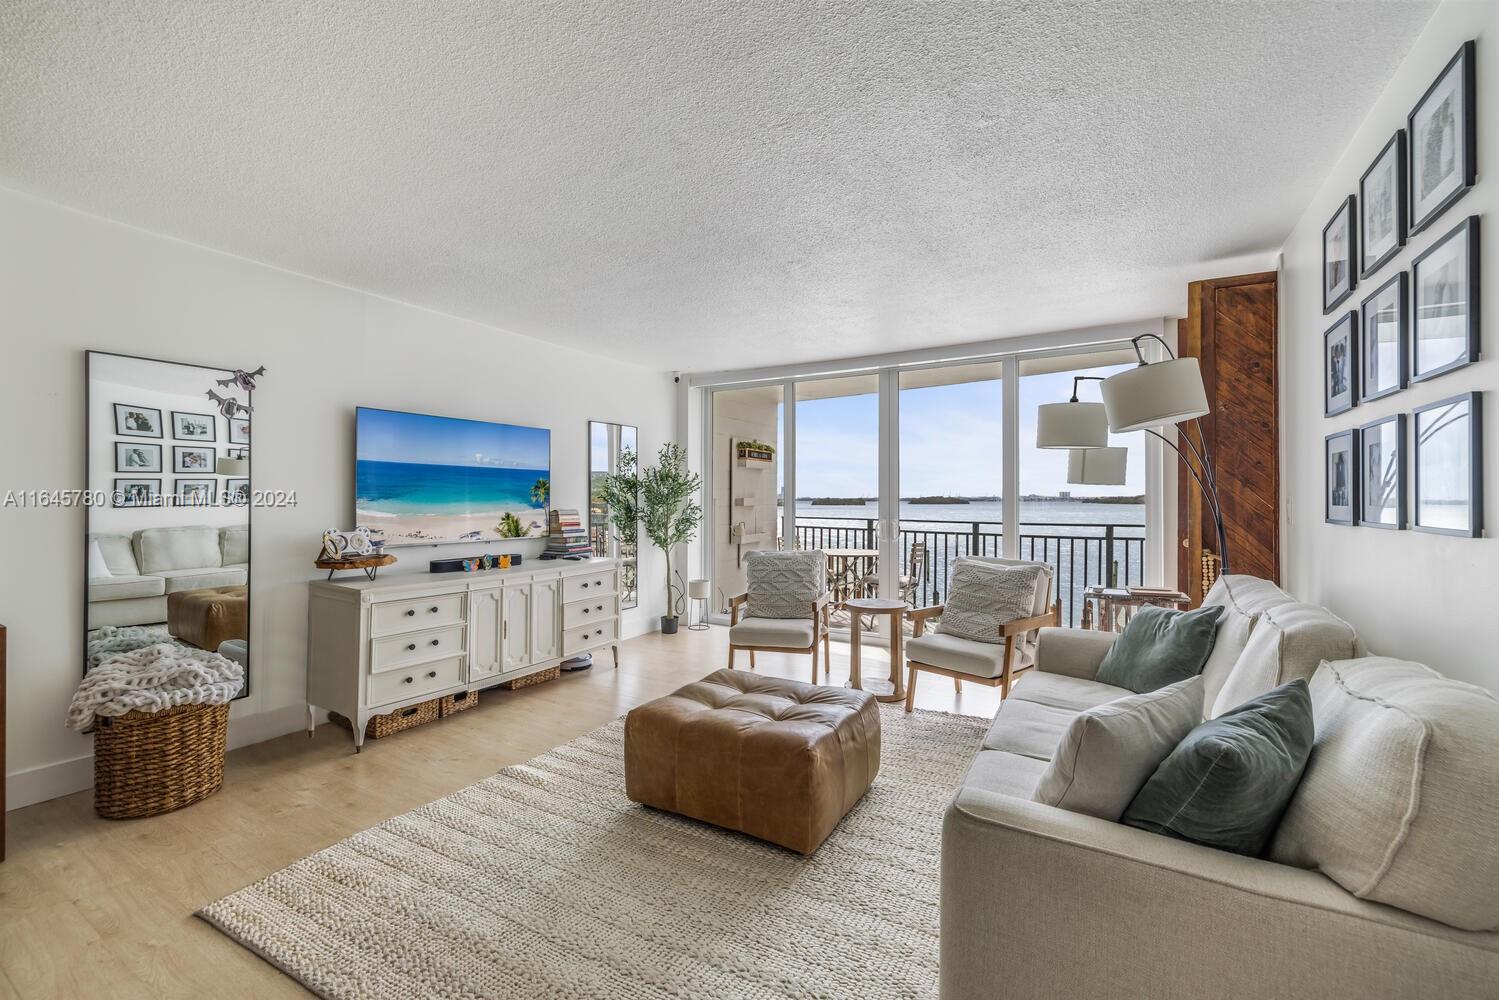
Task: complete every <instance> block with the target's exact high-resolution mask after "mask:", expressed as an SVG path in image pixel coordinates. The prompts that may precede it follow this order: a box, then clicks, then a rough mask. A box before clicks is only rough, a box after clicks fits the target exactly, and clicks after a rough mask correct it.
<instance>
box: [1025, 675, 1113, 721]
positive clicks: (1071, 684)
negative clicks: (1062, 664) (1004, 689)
mask: <svg viewBox="0 0 1499 1000" xmlns="http://www.w3.org/2000/svg"><path fill="white" fill-rule="evenodd" d="M1132 694H1134V692H1133V691H1131V690H1129V688H1122V687H1115V686H1114V685H1112V684H1100V683H1098V682H1097V681H1091V680H1084V679H1083V678H1081V677H1069V676H1067V675H1066V674H1049V673H1046V672H1045V671H1043V670H1030V671H1027V672H1026V673H1025V674H1023V675H1021V678H1020V680H1019V681H1017V682H1016V684H1015V686H1014V687H1012V688H1010V697H1011V698H1019V699H1020V700H1021V701H1033V702H1035V703H1036V704H1038V705H1054V706H1056V707H1057V708H1070V709H1072V710H1074V711H1077V712H1081V711H1082V710H1083V709H1085V708H1092V707H1093V706H1094V705H1102V704H1103V703H1104V702H1106V701H1115V700H1117V699H1119V698H1126V697H1128V696H1130V695H1132Z"/></svg>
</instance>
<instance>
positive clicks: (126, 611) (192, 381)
mask: <svg viewBox="0 0 1499 1000" xmlns="http://www.w3.org/2000/svg"><path fill="white" fill-rule="evenodd" d="M86 363H87V368H88V375H87V379H88V387H87V388H88V391H87V403H86V405H87V419H88V424H87V427H88V443H87V454H88V495H89V501H90V502H89V506H88V526H87V537H86V539H85V545H84V548H85V551H86V553H87V556H86V558H87V566H86V568H85V574H84V576H85V584H84V594H85V596H84V602H85V605H84V611H85V616H84V617H85V621H86V626H85V627H86V628H87V634H86V636H85V640H84V655H85V662H84V671H85V672H87V671H88V670H89V669H91V668H92V667H94V666H96V665H98V664H99V663H101V662H104V661H105V660H107V659H109V658H110V657H112V656H115V655H117V654H120V653H122V652H128V651H130V650H134V649H140V648H143V647H145V646H149V645H155V644H157V643H171V644H175V645H179V646H183V647H186V649H185V650H184V651H189V650H209V651H212V652H215V653H219V654H221V655H223V656H226V657H229V658H230V659H233V660H236V661H238V662H239V663H240V664H241V665H242V666H243V667H244V668H245V686H244V688H243V690H241V692H240V695H241V697H243V696H244V695H245V694H246V693H248V691H249V677H250V674H249V669H250V628H249V626H250V510H251V503H250V501H251V497H252V493H251V488H250V482H251V477H250V407H251V402H250V399H251V396H252V394H253V393H252V389H253V385H254V380H253V374H252V375H250V376H247V375H246V374H245V373H244V372H238V371H235V370H234V369H222V368H207V367H203V366H201V365H191V364H180V363H178V362H173V361H157V360H152V359H149V358H136V357H129V356H126V355H121V354H108V353H104V352H100V351H89V352H88V355H87V362H86Z"/></svg>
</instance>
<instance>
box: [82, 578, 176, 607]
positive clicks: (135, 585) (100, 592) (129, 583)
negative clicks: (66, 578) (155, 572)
mask: <svg viewBox="0 0 1499 1000" xmlns="http://www.w3.org/2000/svg"><path fill="white" fill-rule="evenodd" d="M166 592H167V591H166V581H165V580H163V579H162V578H161V577H159V576H100V577H93V578H91V579H90V580H89V582H88V599H89V600H90V601H122V600H124V599H125V598H127V597H160V596H161V595H162V594H165V593H166Z"/></svg>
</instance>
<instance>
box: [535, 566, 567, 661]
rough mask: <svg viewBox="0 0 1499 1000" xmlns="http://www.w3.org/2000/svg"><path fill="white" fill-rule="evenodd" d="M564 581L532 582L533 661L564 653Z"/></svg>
mask: <svg viewBox="0 0 1499 1000" xmlns="http://www.w3.org/2000/svg"><path fill="white" fill-rule="evenodd" d="M561 618H562V581H561V580H537V581H536V582H535V583H533V584H531V662H532V663H539V662H541V661H542V660H553V659H556V658H557V657H559V656H561V655H562V621H561Z"/></svg>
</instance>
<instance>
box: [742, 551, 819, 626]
mask: <svg viewBox="0 0 1499 1000" xmlns="http://www.w3.org/2000/svg"><path fill="white" fill-rule="evenodd" d="M744 576H745V581H746V584H747V587H746V589H747V590H748V591H749V605H748V608H747V610H746V612H745V614H746V615H747V616H748V617H750V618H808V619H810V618H811V617H812V603H813V602H814V601H816V600H817V598H818V597H819V596H821V594H822V592H823V591H825V590H826V589H827V585H828V563H827V556H826V555H824V554H823V553H822V552H821V551H819V550H816V549H813V550H811V551H808V552H751V553H750V554H749V555H747V556H745V557H744Z"/></svg>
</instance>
